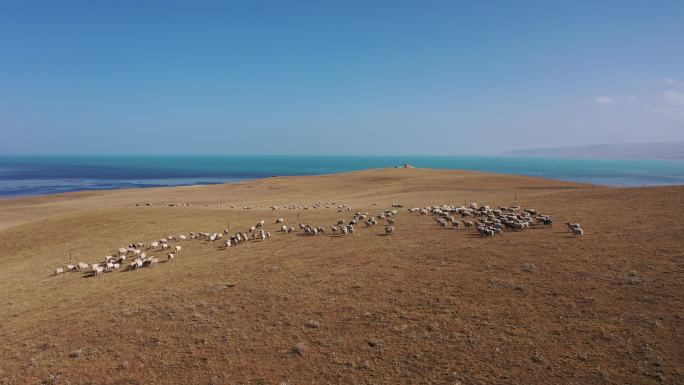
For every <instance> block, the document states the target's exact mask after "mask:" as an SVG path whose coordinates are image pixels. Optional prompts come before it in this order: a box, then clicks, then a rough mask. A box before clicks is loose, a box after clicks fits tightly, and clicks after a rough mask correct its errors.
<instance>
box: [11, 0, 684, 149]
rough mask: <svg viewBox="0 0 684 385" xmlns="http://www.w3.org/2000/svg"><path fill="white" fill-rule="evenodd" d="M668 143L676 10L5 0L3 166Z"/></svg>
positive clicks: (677, 89) (680, 86)
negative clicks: (23, 159)
mask: <svg viewBox="0 0 684 385" xmlns="http://www.w3.org/2000/svg"><path fill="white" fill-rule="evenodd" d="M552 3H554V4H552ZM675 140H676V141H681V140H684V1H600V2H598V1H586V2H583V1H572V2H570V1H567V2H551V1H538V2H524V1H520V2H511V1H501V2H494V1H490V2H479V1H478V2H475V1H471V2H457V1H443V2H442V1H415V2H403V1H373V2H370V1H358V2H356V1H338V2H326V1H299V2H285V1H244V2H238V1H235V2H231V1H220V2H219V1H216V2H211V1H210V2H199V1H187V2H181V1H144V2H143V1H64V2H56V1H26V0H23V1H11V0H8V1H3V2H2V3H0V154H440V155H470V154H492V153H498V152H500V151H505V150H509V149H516V148H526V147H557V146H569V145H585V144H597V143H623V142H659V141H675Z"/></svg>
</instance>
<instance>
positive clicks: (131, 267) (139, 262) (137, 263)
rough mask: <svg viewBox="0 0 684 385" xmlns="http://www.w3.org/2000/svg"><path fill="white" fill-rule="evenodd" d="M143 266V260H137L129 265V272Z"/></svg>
mask: <svg viewBox="0 0 684 385" xmlns="http://www.w3.org/2000/svg"><path fill="white" fill-rule="evenodd" d="M142 266H143V262H142V260H140V259H135V260H133V262H131V264H130V265H128V270H136V269H138V268H140V267H142Z"/></svg>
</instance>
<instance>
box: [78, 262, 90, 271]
mask: <svg viewBox="0 0 684 385" xmlns="http://www.w3.org/2000/svg"><path fill="white" fill-rule="evenodd" d="M76 266H77V267H78V271H83V270H87V269H88V264H87V263H85V262H79V263H77V264H76Z"/></svg>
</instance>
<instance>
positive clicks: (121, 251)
mask: <svg viewBox="0 0 684 385" xmlns="http://www.w3.org/2000/svg"><path fill="white" fill-rule="evenodd" d="M118 251H119V254H126V252H127V251H128V250H126V249H125V248H123V247H120V248H119V250H118Z"/></svg>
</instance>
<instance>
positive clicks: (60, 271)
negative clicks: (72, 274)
mask: <svg viewBox="0 0 684 385" xmlns="http://www.w3.org/2000/svg"><path fill="white" fill-rule="evenodd" d="M63 273H64V268H63V267H58V268H56V269H55V275H60V274H63Z"/></svg>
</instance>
